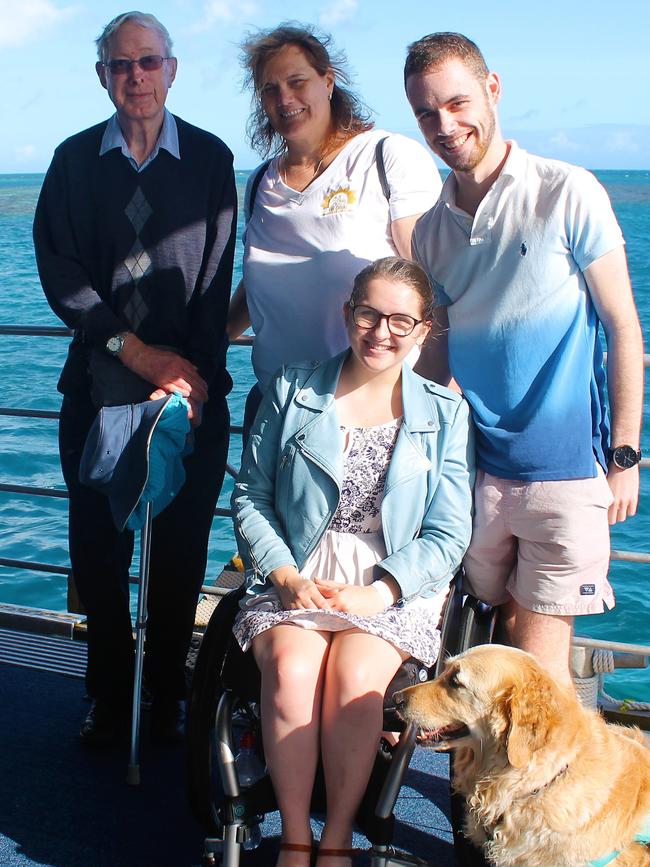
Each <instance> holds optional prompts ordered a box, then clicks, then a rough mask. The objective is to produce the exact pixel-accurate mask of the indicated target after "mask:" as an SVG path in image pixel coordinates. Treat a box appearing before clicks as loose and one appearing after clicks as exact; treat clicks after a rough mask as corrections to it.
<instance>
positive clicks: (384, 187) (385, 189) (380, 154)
mask: <svg viewBox="0 0 650 867" xmlns="http://www.w3.org/2000/svg"><path fill="white" fill-rule="evenodd" d="M387 138H388V136H384V138H380V139H379V141H378V142H377V145H376V147H375V160H376V162H377V174H378V175H379V183H380V185H381V191H382V193H383V194H384V195H385V196H386V199H387V201H389V202H390V187H389V186H388V178H387V177H386V166H385V165H384V142H385V141H386V139H387Z"/></svg>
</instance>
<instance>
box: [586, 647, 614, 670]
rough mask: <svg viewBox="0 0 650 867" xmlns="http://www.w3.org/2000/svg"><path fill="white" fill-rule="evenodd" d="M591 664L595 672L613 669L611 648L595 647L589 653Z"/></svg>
mask: <svg viewBox="0 0 650 867" xmlns="http://www.w3.org/2000/svg"><path fill="white" fill-rule="evenodd" d="M591 664H592V666H593V668H594V671H595V673H596V674H604V673H606V672H607V673H609V672H611V671H614V669H615V667H616V666H615V665H614V654H613V652H612V651H611V650H601V649H600V648H596V649H595V650H594V651H593V652H592V654H591Z"/></svg>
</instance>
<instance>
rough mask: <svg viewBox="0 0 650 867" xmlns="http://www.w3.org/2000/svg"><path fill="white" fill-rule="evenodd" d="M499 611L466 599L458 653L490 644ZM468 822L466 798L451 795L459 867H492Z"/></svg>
mask: <svg viewBox="0 0 650 867" xmlns="http://www.w3.org/2000/svg"><path fill="white" fill-rule="evenodd" d="M497 617H498V610H497V609H496V608H492V607H491V606H490V605H486V604H485V603H484V602H480V601H479V600H478V599H476V598H475V597H474V596H467V597H466V599H465V602H464V604H463V606H462V612H461V615H460V620H459V626H458V634H457V645H456V646H457V649H456V650H455V651H454V652H456V653H462V652H463V651H464V650H469V648H470V647H476V646H477V645H478V644H490V643H491V642H492V639H493V637H494V633H495V630H496V628H497ZM453 773H454V754H453V751H452V753H451V754H450V758H449V779H450V780H451V779H452V778H453ZM464 822H465V798H464V797H463V796H462V795H458V794H456V793H455V792H453V791H452V792H451V827H452V832H453V835H454V850H455V852H456V857H457V859H458V863H459V864H460V867H489V864H490V862H489V861H486V859H485V857H484V855H483V852H482V850H481V849H480V848H478V847H476V846H474V844H473V843H471V842H470V841H469V840H468V839H467V837H466V836H465V835H464V834H463V831H462V828H463V825H464Z"/></svg>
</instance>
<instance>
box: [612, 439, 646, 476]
mask: <svg viewBox="0 0 650 867" xmlns="http://www.w3.org/2000/svg"><path fill="white" fill-rule="evenodd" d="M640 460H641V449H635V448H633V446H626V445H623V446H616V448H613V449H607V462H608V463H610V462H611V463H613V464H614V466H617V467H618V468H619V469H621V470H629V469H630V467H635V466H636V465H637V464H638V463H639V461H640Z"/></svg>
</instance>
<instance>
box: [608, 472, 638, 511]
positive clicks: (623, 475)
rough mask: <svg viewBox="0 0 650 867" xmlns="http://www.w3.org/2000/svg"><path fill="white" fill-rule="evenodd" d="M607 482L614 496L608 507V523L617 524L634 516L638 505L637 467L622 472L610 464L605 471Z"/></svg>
mask: <svg viewBox="0 0 650 867" xmlns="http://www.w3.org/2000/svg"><path fill="white" fill-rule="evenodd" d="M607 481H608V483H609V487H610V488H611V491H612V494H613V495H614V502H613V503H612V505H611V506H610V507H609V513H608V517H609V523H610V524H617V523H618V522H619V521H624V520H625V519H626V518H631V517H632V516H633V515H636V509H637V506H638V504H639V467H638V465H637V466H636V467H629V468H628V469H626V470H622V469H621V468H620V467H617V466H616V464H610V465H609V470H608V471H607Z"/></svg>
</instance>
